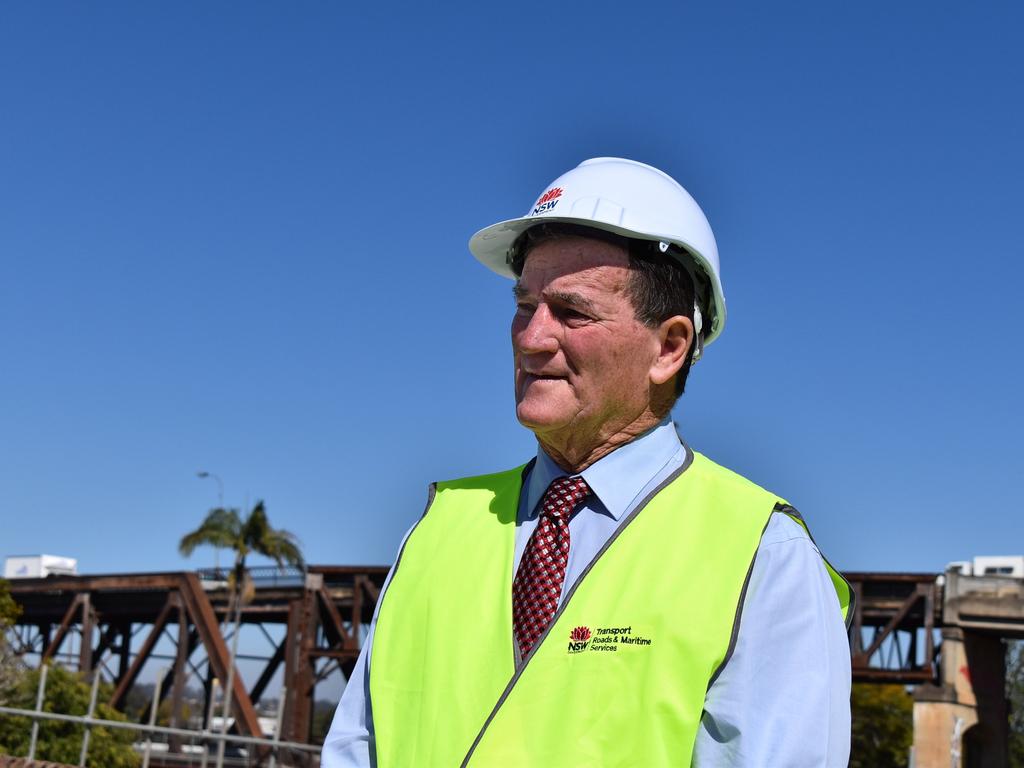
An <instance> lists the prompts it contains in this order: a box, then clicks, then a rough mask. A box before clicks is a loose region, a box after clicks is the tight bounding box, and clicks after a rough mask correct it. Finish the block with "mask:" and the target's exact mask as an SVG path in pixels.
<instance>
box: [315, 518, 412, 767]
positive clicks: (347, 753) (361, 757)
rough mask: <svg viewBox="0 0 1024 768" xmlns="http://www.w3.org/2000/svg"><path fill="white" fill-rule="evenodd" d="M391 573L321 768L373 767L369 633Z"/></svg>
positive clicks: (322, 755)
mask: <svg viewBox="0 0 1024 768" xmlns="http://www.w3.org/2000/svg"><path fill="white" fill-rule="evenodd" d="M415 528H416V526H415V525H414V526H413V527H412V528H410V529H409V530H408V531H406V533H405V536H403V537H402V543H401V544H400V545H399V547H398V551H399V553H401V551H402V548H403V547H405V542H406V540H407V539H408V538H409V534H411V533H412V532H413V530H414V529H415ZM394 573H395V568H394V566H392V568H391V570H390V571H388V576H387V578H386V579H385V580H384V585H383V586H382V587H381V590H380V595H379V596H378V598H377V605H376V606H375V607H374V609H373V619H372V620H371V621H370V631H369V633H368V634H367V635H366V640H365V641H364V642H363V647H362V649H360V651H359V658H358V659H356V665H355V667H354V668H353V669H352V676H351V677H349V679H348V682H347V683H346V684H345V690H344V691H342V693H341V701H339V702H338V708H337V709H336V710H335V711H334V719H333V720H332V721H331V729H330V730H329V731H328V732H327V738H326V739H324V746H323V751H322V752H321V753H320V766H321V768H374V766H376V764H377V756H376V752H375V751H374V749H375V747H374V740H373V707H372V706H371V703H370V656H371V655H372V653H373V634H374V630H376V628H377V612H378V611H379V610H380V605H381V602H383V600H384V593H385V592H387V589H388V585H389V584H390V583H391V577H392V576H394Z"/></svg>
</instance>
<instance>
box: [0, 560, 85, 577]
mask: <svg viewBox="0 0 1024 768" xmlns="http://www.w3.org/2000/svg"><path fill="white" fill-rule="evenodd" d="M77 573H78V561H77V560H76V559H75V558H73V557H61V556H59V555H12V556H11V557H8V558H7V559H6V560H5V561H4V578H5V579H39V578H43V577H45V576H75V575H76V574H77Z"/></svg>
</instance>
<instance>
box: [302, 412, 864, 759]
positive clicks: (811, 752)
mask: <svg viewBox="0 0 1024 768" xmlns="http://www.w3.org/2000/svg"><path fill="white" fill-rule="evenodd" d="M688 450H689V449H688V448H687V447H686V446H685V445H683V444H682V443H681V442H680V440H679V437H678V435H677V434H676V430H675V425H674V424H673V423H672V422H671V421H670V420H669V419H665V420H664V421H662V422H661V423H660V424H658V426H656V427H654V428H653V429H651V430H650V431H648V432H646V433H644V434H643V435H641V436H640V437H638V438H637V439H636V440H633V441H632V442H630V443H627V444H626V445H624V446H621V447H620V448H618V449H616V450H615V451H613V452H612V453H610V454H608V455H607V456H605V457H603V458H602V459H600V460H599V461H597V462H595V463H594V464H593V465H592V466H590V467H588V468H587V469H585V470H584V471H583V472H582V473H581V474H582V476H583V478H584V479H585V480H586V481H587V484H588V485H589V486H590V489H591V491H592V494H591V495H590V496H589V497H588V498H587V500H586V501H585V502H584V504H583V506H582V507H581V508H580V509H579V511H577V513H576V514H575V515H574V516H573V518H572V519H571V520H570V522H569V532H570V541H571V546H570V548H569V562H568V564H567V566H566V574H565V586H564V587H563V590H562V594H563V596H564V595H565V594H567V593H568V591H569V587H571V586H572V584H573V583H574V582H575V581H576V579H578V578H579V576H580V574H581V573H583V571H584V570H585V569H586V567H587V565H588V564H589V563H590V561H591V560H592V559H593V558H594V556H595V555H596V554H597V553H598V552H599V551H600V549H601V547H602V546H604V544H605V542H606V541H607V540H608V538H609V537H610V536H611V535H612V534H613V533H614V532H615V530H616V529H617V528H618V527H619V525H620V524H621V523H622V522H623V521H624V520H625V519H626V517H627V516H628V515H629V513H630V512H632V511H633V510H634V509H635V508H636V507H637V505H638V504H639V503H640V502H641V501H643V499H644V498H645V497H646V496H647V494H648V493H650V492H651V491H653V490H654V489H655V488H656V487H657V486H658V485H659V484H660V483H661V482H662V481H663V480H665V479H666V478H667V477H668V476H669V475H670V474H672V472H674V471H675V470H677V469H678V468H679V467H680V466H682V464H683V463H684V461H685V460H686V458H687V452H688ZM565 474H566V473H565V472H563V471H562V469H561V468H559V467H558V465H557V464H555V463H554V462H553V461H552V460H551V459H550V458H549V457H548V455H547V454H546V453H544V451H543V450H538V451H537V460H536V462H535V464H534V466H533V468H532V469H531V471H530V473H529V477H528V478H527V479H526V482H525V485H524V489H525V493H523V494H521V496H520V499H519V513H518V520H517V523H516V546H515V561H514V568H518V567H519V560H520V558H521V557H522V554H523V551H524V550H525V549H526V544H527V542H528V541H529V539H530V535H531V534H532V533H533V530H534V529H535V528H536V527H537V505H538V503H539V502H540V499H541V497H542V496H543V495H544V491H545V490H547V487H548V485H549V484H550V483H551V481H552V480H554V479H556V478H558V477H561V476H563V475H565ZM406 536H408V534H406ZM403 543H404V542H403ZM388 579H389V580H390V574H389V576H388ZM384 589H385V590H386V589H387V583H385V585H384ZM509 599H510V600H511V595H510V596H509ZM379 604H380V601H379V600H378V605H379ZM375 625H376V616H374V620H373V624H371V627H370V633H369V635H368V636H367V639H366V642H365V643H364V644H363V649H362V652H361V653H360V655H359V659H358V661H357V662H356V666H355V669H354V670H353V672H352V677H351V679H350V680H349V681H348V685H347V686H346V688H345V691H344V693H343V694H342V697H341V702H340V703H339V704H338V709H337V712H336V713H335V716H334V722H333V723H332V725H331V730H330V732H329V733H328V735H327V739H326V741H325V742H324V750H323V755H322V758H321V765H322V766H323V768H370V767H371V766H373V765H374V764H375V760H374V752H373V718H372V706H371V702H370V692H369V665H370V660H371V656H372V653H373V650H372V646H373V629H374V626H375ZM849 753H850V649H849V645H848V640H847V635H846V627H845V626H844V625H843V621H842V617H841V613H840V609H839V601H838V599H837V597H836V593H835V589H834V588H833V586H832V582H831V580H830V579H829V576H828V572H827V571H826V570H825V567H824V565H823V563H822V560H821V556H820V555H819V554H818V550H817V548H816V547H815V546H814V543H813V542H812V541H811V540H810V538H809V537H808V535H807V532H806V531H805V530H804V529H803V527H801V526H800V525H799V524H797V523H795V522H794V521H793V520H792V519H791V518H789V517H788V516H787V515H785V514H782V513H775V514H773V515H772V518H771V520H770V521H769V523H768V526H767V528H766V529H765V531H764V534H763V535H762V537H761V544H760V546H759V548H758V551H757V556H756V557H755V559H754V567H753V570H752V571H751V577H750V583H749V585H748V587H747V593H746V597H745V599H744V603H743V611H742V614H741V621H740V628H739V633H738V635H737V639H736V647H735V649H734V651H733V655H732V657H731V658H730V659H729V662H728V663H727V664H726V666H725V669H724V670H723V671H722V673H721V674H720V675H719V677H718V679H717V680H715V682H714V684H713V685H712V686H711V688H710V689H709V690H708V693H707V696H706V697H705V700H704V714H703V716H702V719H701V727H700V729H699V730H698V733H697V739H696V743H695V745H694V755H693V765H694V766H695V768H711V767H712V766H714V767H715V768H718V767H721V768H725V767H726V766H728V767H729V768H734V767H735V766H771V768H776V767H778V768H798V767H802V766H807V767H808V768H811V767H812V766H813V767H814V768H820V767H821V766H827V767H828V768H832V766H836V767H837V768H838V767H840V766H846V765H847V763H848V760H849ZM538 768H539V767H538Z"/></svg>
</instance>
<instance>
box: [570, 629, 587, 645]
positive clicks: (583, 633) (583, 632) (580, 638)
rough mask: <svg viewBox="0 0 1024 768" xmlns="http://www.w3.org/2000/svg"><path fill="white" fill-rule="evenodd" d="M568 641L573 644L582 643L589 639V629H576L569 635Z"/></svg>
mask: <svg viewBox="0 0 1024 768" xmlns="http://www.w3.org/2000/svg"><path fill="white" fill-rule="evenodd" d="M569 639H570V640H572V641H573V642H577V643H579V642H584V641H586V640H589V639H590V627H576V629H574V630H573V631H572V632H570V633H569Z"/></svg>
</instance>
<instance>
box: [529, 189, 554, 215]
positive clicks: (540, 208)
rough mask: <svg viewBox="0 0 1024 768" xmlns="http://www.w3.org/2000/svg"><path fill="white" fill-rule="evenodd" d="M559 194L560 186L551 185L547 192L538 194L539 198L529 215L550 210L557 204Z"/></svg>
mask: <svg viewBox="0 0 1024 768" xmlns="http://www.w3.org/2000/svg"><path fill="white" fill-rule="evenodd" d="M561 196H562V188H561V187H552V188H551V189H549V190H548V191H547V192H545V193H544V194H543V195H541V196H540V199H538V200H537V202H536V203H535V204H534V206H533V211H532V212H531V213H530V215H531V216H536V215H538V214H540V213H544V212H545V211H550V210H551V209H552V208H554V207H555V206H556V205H558V198H560V197H561Z"/></svg>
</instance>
